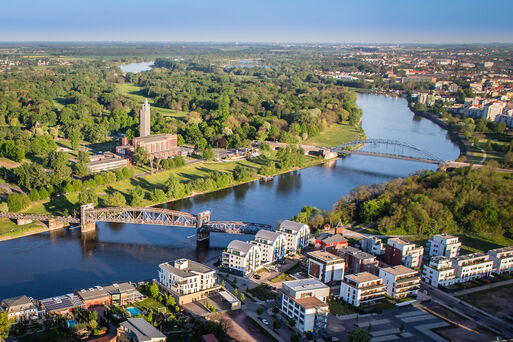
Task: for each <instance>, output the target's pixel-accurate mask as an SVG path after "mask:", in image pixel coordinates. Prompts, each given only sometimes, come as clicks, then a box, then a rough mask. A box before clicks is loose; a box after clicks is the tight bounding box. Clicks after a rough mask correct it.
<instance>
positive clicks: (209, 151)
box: [201, 147, 214, 160]
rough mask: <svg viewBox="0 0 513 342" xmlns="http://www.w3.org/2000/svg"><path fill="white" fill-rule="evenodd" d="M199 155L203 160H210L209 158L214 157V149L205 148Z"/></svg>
mask: <svg viewBox="0 0 513 342" xmlns="http://www.w3.org/2000/svg"><path fill="white" fill-rule="evenodd" d="M201 157H202V158H203V159H205V160H211V159H214V150H212V148H210V147H209V148H207V149H205V150H204V151H203V153H202V154H201Z"/></svg>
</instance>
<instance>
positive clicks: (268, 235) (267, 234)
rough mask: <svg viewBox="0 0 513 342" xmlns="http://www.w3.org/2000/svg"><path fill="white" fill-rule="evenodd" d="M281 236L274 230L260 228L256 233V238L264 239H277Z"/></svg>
mask: <svg viewBox="0 0 513 342" xmlns="http://www.w3.org/2000/svg"><path fill="white" fill-rule="evenodd" d="M280 236H281V234H280V233H277V232H273V231H272V230H266V229H260V230H259V231H258V232H257V233H256V234H255V239H257V238H260V239H263V240H269V241H276V239H277V238H279V237H280Z"/></svg>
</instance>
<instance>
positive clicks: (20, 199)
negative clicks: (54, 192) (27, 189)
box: [7, 192, 31, 212]
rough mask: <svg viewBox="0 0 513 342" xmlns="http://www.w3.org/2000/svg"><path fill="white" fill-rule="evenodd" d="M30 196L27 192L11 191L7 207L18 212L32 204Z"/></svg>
mask: <svg viewBox="0 0 513 342" xmlns="http://www.w3.org/2000/svg"><path fill="white" fill-rule="evenodd" d="M30 203H31V202H30V198H29V197H28V196H27V195H26V194H17V193H14V192H13V193H11V194H9V196H8V197H7V207H8V208H9V211H10V212H18V211H20V210H22V209H25V208H27V207H28V206H29V205H30Z"/></svg>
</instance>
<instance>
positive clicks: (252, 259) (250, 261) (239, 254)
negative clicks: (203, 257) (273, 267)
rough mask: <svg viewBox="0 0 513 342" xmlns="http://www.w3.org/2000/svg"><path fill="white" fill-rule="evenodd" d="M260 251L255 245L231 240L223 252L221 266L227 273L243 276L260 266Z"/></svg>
mask: <svg viewBox="0 0 513 342" xmlns="http://www.w3.org/2000/svg"><path fill="white" fill-rule="evenodd" d="M261 258H262V251H261V250H260V247H258V246H257V245H254V244H251V243H248V242H245V241H239V240H233V241H232V242H230V243H229V244H228V247H226V250H225V251H223V255H222V265H223V267H224V268H225V269H227V270H228V271H229V272H231V273H233V274H235V275H239V276H245V275H247V274H249V273H251V272H253V271H256V270H257V269H259V268H260V266H261Z"/></svg>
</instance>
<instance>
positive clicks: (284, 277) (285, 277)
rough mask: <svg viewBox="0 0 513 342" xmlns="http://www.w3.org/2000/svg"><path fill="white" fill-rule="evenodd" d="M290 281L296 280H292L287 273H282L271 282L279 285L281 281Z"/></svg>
mask: <svg viewBox="0 0 513 342" xmlns="http://www.w3.org/2000/svg"><path fill="white" fill-rule="evenodd" d="M289 280H294V278H292V277H291V276H290V275H288V274H287V273H282V274H280V275H279V276H277V277H274V278H273V279H271V280H270V281H271V283H279V282H280V281H289Z"/></svg>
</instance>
